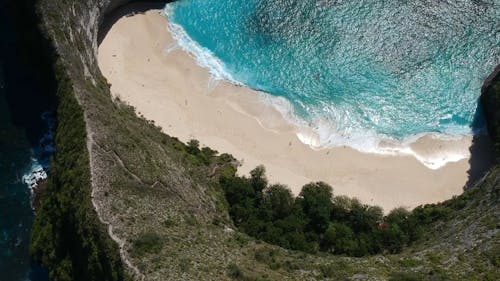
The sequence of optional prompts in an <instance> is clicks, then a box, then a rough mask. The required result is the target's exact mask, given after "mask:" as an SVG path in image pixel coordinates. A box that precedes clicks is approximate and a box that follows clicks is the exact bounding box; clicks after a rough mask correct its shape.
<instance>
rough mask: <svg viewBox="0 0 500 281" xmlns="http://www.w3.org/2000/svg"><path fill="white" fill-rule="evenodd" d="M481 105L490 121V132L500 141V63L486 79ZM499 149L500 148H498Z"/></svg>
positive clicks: (482, 90)
mask: <svg viewBox="0 0 500 281" xmlns="http://www.w3.org/2000/svg"><path fill="white" fill-rule="evenodd" d="M481 105H482V106H483V109H484V114H485V115H486V120H487V122H488V133H489V135H490V136H491V137H492V138H493V139H494V140H495V141H496V142H499V141H500V65H498V66H497V67H496V69H495V70H494V71H493V73H492V74H491V75H490V76H489V77H488V78H487V79H486V81H485V82H484V85H483V87H482V89H481ZM497 149H498V148H497Z"/></svg>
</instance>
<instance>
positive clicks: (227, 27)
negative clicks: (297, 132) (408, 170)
mask: <svg viewBox="0 0 500 281" xmlns="http://www.w3.org/2000/svg"><path fill="white" fill-rule="evenodd" d="M165 11H166V14H167V16H168V17H169V19H170V22H171V26H170V29H171V30H172V31H173V33H174V37H175V38H176V39H177V40H178V43H179V44H180V45H181V46H182V47H183V48H184V49H186V50H188V51H189V52H191V53H193V54H194V55H195V56H196V57H197V59H198V63H199V64H201V65H202V66H205V67H207V68H209V69H210V71H211V72H212V73H213V74H214V76H215V78H217V79H228V80H232V81H233V82H235V83H241V84H244V85H247V86H249V87H251V88H254V89H257V90H260V91H263V92H266V93H268V94H270V97H274V98H270V99H269V101H270V102H274V103H275V104H276V105H277V106H280V107H281V111H282V112H284V115H285V116H286V117H287V118H289V119H290V120H291V121H293V122H295V123H297V124H299V125H300V126H309V127H311V128H312V129H313V130H314V131H315V132H316V133H317V135H318V139H319V143H316V145H319V146H340V145H349V146H352V147H354V148H357V149H359V150H362V151H374V150H376V149H377V144H378V142H379V141H380V140H386V141H390V142H406V141H408V140H411V139H414V138H415V137H417V136H421V135H423V134H427V133H436V134H440V135H442V136H462V135H467V134H471V133H473V132H474V131H475V130H479V129H481V127H483V126H484V122H482V120H481V114H480V112H479V111H480V109H479V110H478V102H477V101H478V97H479V95H480V89H481V86H482V83H483V81H484V79H485V78H486V77H487V76H488V75H489V74H490V73H491V71H492V70H493V69H494V68H495V66H496V65H497V64H499V63H500V0H484V1H474V0H446V1H431V0H418V1H396V0H391V1H388V0H360V1H345V0H318V1H315V0H247V1H238V0H181V1H177V2H175V3H173V4H169V5H167V8H166V9H165ZM276 97H281V98H276ZM284 101H286V102H284ZM285 111H286V112H285Z"/></svg>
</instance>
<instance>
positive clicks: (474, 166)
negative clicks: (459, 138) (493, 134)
mask: <svg viewBox="0 0 500 281" xmlns="http://www.w3.org/2000/svg"><path fill="white" fill-rule="evenodd" d="M469 151H470V158H469V165H470V168H469V170H468V171H467V173H468V175H469V178H468V179H467V182H466V183H465V186H464V190H467V189H468V188H470V187H471V186H473V185H474V183H476V182H477V181H478V180H479V179H481V178H482V177H483V176H484V175H486V173H487V172H488V171H489V169H490V168H491V167H492V166H493V165H494V164H495V150H494V145H493V141H492V140H491V138H490V137H489V136H488V135H482V136H474V138H473V139H472V145H471V146H470V148H469Z"/></svg>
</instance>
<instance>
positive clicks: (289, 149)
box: [99, 11, 471, 211]
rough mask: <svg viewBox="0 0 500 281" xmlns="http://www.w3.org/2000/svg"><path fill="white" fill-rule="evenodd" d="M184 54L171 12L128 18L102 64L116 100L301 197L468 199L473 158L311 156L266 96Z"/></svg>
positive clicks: (384, 202) (428, 150)
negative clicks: (443, 161) (316, 184)
mask: <svg viewBox="0 0 500 281" xmlns="http://www.w3.org/2000/svg"><path fill="white" fill-rule="evenodd" d="M176 46H177V45H176V43H175V42H174V40H173V39H172V37H171V35H170V32H169V30H168V23H167V19H166V18H165V17H164V16H163V15H162V14H161V11H149V12H147V13H145V14H137V15H133V16H127V17H122V18H121V19H119V20H118V21H117V22H116V23H115V24H114V25H113V26H112V27H111V29H110V31H109V32H108V34H107V36H106V37H105V38H104V40H103V42H102V43H101V45H100V47H99V65H100V68H101V71H102V73H103V74H104V76H105V77H106V78H107V79H108V81H109V83H111V85H112V86H111V92H112V94H113V95H115V96H119V97H120V98H121V99H122V100H123V101H125V102H127V103H129V104H130V105H132V106H134V107H136V109H137V111H138V112H139V113H140V114H142V115H144V117H146V118H147V119H151V120H154V121H155V123H156V124H157V125H159V126H161V127H162V128H163V130H164V132H165V133H167V134H169V135H172V136H175V137H178V138H179V139H180V140H182V141H187V140H189V139H192V138H195V139H198V140H199V141H200V143H201V144H203V145H206V146H210V147H211V148H213V149H216V150H218V151H219V152H227V153H230V154H232V155H233V156H234V157H236V158H237V159H239V160H241V162H242V166H241V167H240V169H239V173H240V174H247V173H248V172H249V171H250V170H251V169H253V168H254V167H255V166H257V165H259V164H263V165H265V167H266V169H267V175H268V178H269V179H270V182H273V183H274V182H280V183H283V184H287V185H288V186H289V187H290V188H291V189H292V191H293V192H294V193H295V194H298V193H299V192H300V189H301V187H302V185H303V184H305V183H308V182H311V181H325V182H327V183H329V184H330V185H331V186H332V187H333V189H334V194H335V195H340V194H343V195H349V196H354V197H357V198H359V199H360V200H361V201H363V202H365V203H370V204H377V205H380V206H382V207H383V208H384V209H385V210H386V211H388V210H390V209H392V208H394V207H398V206H405V207H415V206H417V205H419V204H423V203H431V202H438V201H442V200H445V199H448V198H450V197H451V196H453V195H456V194H460V193H461V192H462V191H463V186H464V184H465V182H466V181H467V178H468V174H467V171H468V169H469V164H468V160H467V159H464V160H461V161H458V162H455V163H449V164H447V165H446V166H444V167H442V168H440V169H438V170H431V169H429V168H427V167H425V166H424V165H422V163H420V162H419V161H417V160H416V158H415V157H413V156H382V155H376V154H364V153H360V152H357V151H355V150H353V149H350V148H334V149H322V150H313V149H311V148H310V147H309V146H307V145H305V144H303V143H301V142H300V141H299V140H298V138H297V136H296V132H297V129H296V128H294V126H292V125H291V124H289V123H287V122H286V121H285V120H284V119H283V118H282V117H281V115H280V113H278V112H277V111H276V110H275V109H274V108H273V107H272V106H269V105H266V104H265V103H263V102H262V100H261V98H260V96H259V94H258V93H257V92H255V91H253V90H250V89H248V88H245V87H238V86H234V85H232V84H229V83H226V82H219V83H218V84H217V85H216V86H212V87H210V84H211V83H213V81H212V80H211V77H210V74H209V73H208V71H207V70H206V69H203V68H201V67H199V66H198V65H197V64H196V61H195V59H194V58H193V57H191V56H190V55H189V54H187V53H185V52H184V51H182V50H181V49H180V48H178V47H177V48H176ZM172 48H174V50H172ZM167 49H170V51H167ZM470 143H471V138H466V139H463V140H461V141H451V142H450V141H449V142H445V141H436V140H432V139H430V138H424V139H423V140H420V141H419V142H417V143H416V144H414V145H413V146H414V148H415V150H417V151H420V152H421V154H422V155H425V154H433V155H439V153H441V152H443V151H446V150H450V149H453V150H454V149H458V150H465V151H467V148H468V146H470ZM437 157H438V156H437Z"/></svg>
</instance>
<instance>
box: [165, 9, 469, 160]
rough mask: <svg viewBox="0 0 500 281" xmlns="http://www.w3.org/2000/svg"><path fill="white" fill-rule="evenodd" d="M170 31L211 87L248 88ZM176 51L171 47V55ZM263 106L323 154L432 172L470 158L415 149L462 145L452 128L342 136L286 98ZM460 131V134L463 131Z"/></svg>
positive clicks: (174, 28)
mask: <svg viewBox="0 0 500 281" xmlns="http://www.w3.org/2000/svg"><path fill="white" fill-rule="evenodd" d="M164 14H165V16H167V17H171V15H172V14H173V8H172V5H171V4H167V6H166V7H165V9H164ZM168 27H169V29H170V32H171V34H172V37H173V38H174V40H175V41H176V42H177V45H178V47H180V48H181V49H182V50H184V51H186V52H187V53H189V54H191V55H192V56H193V57H194V58H195V59H196V62H197V64H198V65H199V66H201V67H203V68H205V69H207V70H208V71H209V73H210V74H211V75H212V78H211V79H210V85H209V87H213V86H214V85H215V84H216V82H217V81H219V80H225V81H229V82H231V83H233V84H235V85H239V86H245V85H244V84H243V83H241V82H239V81H237V80H236V79H234V78H233V76H232V75H231V74H230V73H229V72H228V71H227V70H226V68H225V66H224V63H223V62H222V61H221V60H220V59H218V58H217V57H216V56H215V55H214V54H213V53H212V52H211V51H210V50H208V49H206V48H204V47H202V46H200V45H199V44H198V43H197V42H196V41H194V40H193V39H192V38H191V37H190V36H189V35H188V34H187V33H186V31H185V30H184V29H183V28H182V27H181V26H180V25H178V24H175V23H173V22H172V21H169V26H168ZM174 48H175V47H173V46H169V47H168V50H166V51H171V50H173V49H174ZM261 97H262V100H263V102H265V103H267V104H270V105H272V106H273V107H274V108H275V109H276V110H277V111H278V112H279V113H280V114H281V115H282V117H283V118H284V119H285V120H287V121H288V122H290V123H291V124H293V125H294V126H295V127H296V128H297V132H296V135H297V138H298V139H299V140H300V141H301V142H302V143H304V144H306V145H308V146H310V147H311V148H312V149H314V150H320V149H325V148H333V147H343V146H345V147H350V148H353V149H355V150H357V151H360V152H363V153H374V154H381V155H390V156H401V155H404V156H413V157H415V159H417V160H418V161H419V162H421V163H422V164H423V165H425V166H426V167H428V168H429V169H433V170H435V169H439V168H441V167H443V166H445V165H446V164H448V163H452V162H457V161H460V160H462V159H466V158H468V157H469V156H470V154H469V151H468V149H467V148H457V149H451V150H445V149H436V150H435V151H432V152H431V153H427V155H425V153H419V152H418V151H416V150H415V149H413V148H412V145H413V144H414V143H416V142H417V141H419V140H420V139H421V138H423V137H425V136H431V137H432V138H434V139H436V140H440V141H452V140H453V141H459V140H460V139H461V138H463V137H464V136H465V135H467V134H468V132H463V127H462V128H459V129H461V132H459V133H458V134H457V131H456V130H454V128H450V133H449V134H447V133H443V134H438V133H422V134H418V135H413V136H410V137H407V138H405V139H404V140H403V141H400V140H396V139H394V138H392V137H390V136H386V135H380V134H377V133H376V132H374V131H370V130H356V129H352V130H348V131H346V132H345V133H343V134H340V133H339V132H338V130H337V129H336V126H335V124H332V122H331V121H330V122H329V121H327V120H324V119H321V118H316V119H315V120H313V121H312V122H307V121H306V120H304V119H302V118H300V117H298V116H297V115H296V114H295V113H294V108H293V105H292V104H291V103H290V102H289V101H288V100H287V99H285V98H283V97H278V96H273V95H270V94H267V93H262V95H261ZM459 131H460V130H459Z"/></svg>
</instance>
